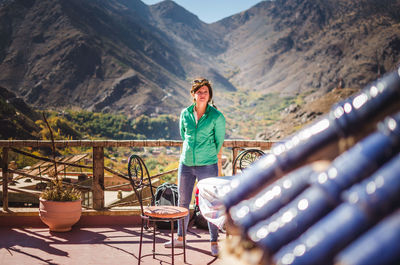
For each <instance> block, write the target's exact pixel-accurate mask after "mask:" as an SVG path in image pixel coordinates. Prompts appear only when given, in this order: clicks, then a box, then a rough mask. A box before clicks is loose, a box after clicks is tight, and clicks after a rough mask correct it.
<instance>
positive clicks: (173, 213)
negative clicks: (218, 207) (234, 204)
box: [128, 155, 189, 264]
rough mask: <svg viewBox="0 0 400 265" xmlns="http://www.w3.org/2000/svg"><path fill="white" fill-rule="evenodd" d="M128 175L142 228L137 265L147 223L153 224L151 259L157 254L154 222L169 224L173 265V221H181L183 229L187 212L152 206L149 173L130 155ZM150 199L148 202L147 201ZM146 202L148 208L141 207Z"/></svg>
mask: <svg viewBox="0 0 400 265" xmlns="http://www.w3.org/2000/svg"><path fill="white" fill-rule="evenodd" d="M128 175H129V180H130V183H131V185H132V188H133V190H134V192H135V194H136V197H137V199H138V201H139V204H140V210H141V215H140V216H141V219H142V226H141V229H140V246H139V257H138V264H140V261H141V257H142V243H143V227H145V226H146V227H147V224H148V223H153V259H154V258H155V255H156V254H157V253H156V252H155V239H156V234H155V233H156V232H155V230H156V227H155V222H159V221H165V222H170V223H171V240H172V248H171V255H172V264H174V221H178V220H182V223H183V227H184V218H185V216H186V215H188V214H189V210H188V209H186V208H183V207H179V206H166V205H159V206H155V205H154V191H153V189H155V188H156V187H154V186H153V185H152V184H151V178H150V175H149V171H148V170H147V167H146V165H145V163H144V161H143V160H142V159H141V158H140V157H139V156H137V155H131V156H130V157H129V161H128ZM149 199H150V200H149ZM145 200H147V202H148V203H149V204H151V205H150V206H145V207H144V206H143V204H144V201H145ZM183 260H184V262H185V263H186V246H185V232H183Z"/></svg>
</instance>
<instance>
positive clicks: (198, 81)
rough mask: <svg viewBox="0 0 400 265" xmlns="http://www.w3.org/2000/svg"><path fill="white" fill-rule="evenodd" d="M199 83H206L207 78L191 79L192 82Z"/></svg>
mask: <svg viewBox="0 0 400 265" xmlns="http://www.w3.org/2000/svg"><path fill="white" fill-rule="evenodd" d="M201 83H208V80H207V79H205V78H204V79H196V80H193V84H201Z"/></svg>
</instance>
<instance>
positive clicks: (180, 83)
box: [0, 0, 400, 139]
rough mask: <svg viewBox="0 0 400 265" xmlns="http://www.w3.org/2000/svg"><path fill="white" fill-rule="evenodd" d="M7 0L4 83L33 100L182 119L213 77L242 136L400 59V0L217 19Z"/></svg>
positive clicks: (116, 2) (171, 8) (309, 5)
mask: <svg viewBox="0 0 400 265" xmlns="http://www.w3.org/2000/svg"><path fill="white" fill-rule="evenodd" d="M0 3H1V5H0V85H1V86H3V87H4V88H6V89H8V90H10V91H12V93H15V95H16V96H17V97H20V98H22V99H24V100H25V101H26V102H27V103H28V104H30V105H32V106H33V107H35V108H39V109H53V110H65V109H74V110H86V111H95V112H103V113H115V114H124V115H126V116H127V117H128V118H129V119H131V120H132V119H134V118H135V117H139V116H140V115H142V114H145V115H148V116H150V115H152V116H158V115H162V114H169V115H173V116H177V115H178V114H179V112H180V109H181V108H182V107H183V106H186V105H187V104H190V98H189V97H190V95H189V87H190V80H191V79H192V78H193V77H196V76H205V77H207V78H208V79H209V80H211V81H212V83H213V84H214V88H215V91H216V93H215V94H216V96H215V102H216V104H217V106H218V107H219V108H220V109H221V110H222V111H223V112H224V113H225V115H226V116H227V121H228V126H227V128H228V136H229V137H232V138H254V137H255V136H256V135H258V136H260V137H264V138H268V139H269V138H271V137H270V136H271V132H272V131H274V130H276V128H274V127H273V126H274V125H275V124H276V122H277V121H282V119H285V118H286V116H290V115H285V112H284V110H285V109H286V108H288V107H289V106H293V105H299V107H298V108H296V109H297V110H301V108H303V107H304V108H306V107H308V106H309V105H310V104H311V103H312V102H315V100H316V99H319V98H323V97H329V95H330V94H329V93H330V92H332V93H333V94H335V91H334V88H336V87H345V88H351V89H350V90H349V91H353V90H354V91H357V90H359V89H361V88H362V87H363V86H365V85H366V84H367V83H369V82H370V81H372V80H375V79H376V78H377V77H379V76H380V75H382V74H384V73H385V72H387V71H391V70H393V69H394V68H395V67H396V65H399V63H400V13H399V12H397V10H399V8H400V0H383V1H378V0H354V1H348V0H338V1H334V0H276V1H262V2H260V3H259V4H257V5H256V6H254V7H252V8H250V9H249V10H247V11H244V12H242V13H240V14H236V15H234V16H231V17H228V18H226V19H223V20H221V21H218V22H216V23H213V24H206V23H203V22H202V21H200V20H199V19H198V17H197V16H195V15H193V14H191V13H190V12H188V11H187V10H185V9H184V8H182V7H180V6H179V5H177V4H176V3H175V2H173V1H170V0H167V1H162V2H160V3H158V4H156V5H151V6H147V5H145V4H144V3H143V2H141V1H140V0H91V1H89V0H69V1H64V0H40V1H39V0H7V1H1V2H0ZM327 93H328V94H327ZM332 98H335V97H332ZM322 103H323V104H329V103H330V101H329V102H328V101H327V102H322ZM322 103H321V104H322ZM317 112H318V113H319V111H317ZM296 115H300V114H299V113H296V114H294V116H296ZM317 116H318V115H311V116H310V117H311V118H315V117H317ZM300 121H302V120H301V119H300ZM308 121H309V120H308ZM308 121H307V122H308ZM250 124H251V125H252V126H249V125H250ZM301 124H302V123H301ZM301 124H300V125H294V126H292V127H294V128H298V126H301ZM284 131H285V130H284ZM283 134H286V132H284V133H283Z"/></svg>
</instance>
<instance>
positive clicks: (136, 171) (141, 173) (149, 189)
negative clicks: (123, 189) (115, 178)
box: [128, 155, 156, 215]
mask: <svg viewBox="0 0 400 265" xmlns="http://www.w3.org/2000/svg"><path fill="white" fill-rule="evenodd" d="M128 175H129V181H130V183H131V186H132V188H133V191H134V192H135V194H136V197H137V199H138V201H139V204H140V210H141V212H142V215H143V214H144V210H143V204H144V202H145V201H146V199H148V200H149V204H151V203H152V202H154V190H153V189H155V188H156V187H155V186H153V185H152V184H151V177H150V174H149V171H148V169H147V167H146V164H145V163H144V161H143V159H142V158H140V157H139V156H138V155H131V156H130V157H129V161H128Z"/></svg>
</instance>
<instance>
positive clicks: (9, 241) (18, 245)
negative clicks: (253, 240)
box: [0, 225, 225, 265]
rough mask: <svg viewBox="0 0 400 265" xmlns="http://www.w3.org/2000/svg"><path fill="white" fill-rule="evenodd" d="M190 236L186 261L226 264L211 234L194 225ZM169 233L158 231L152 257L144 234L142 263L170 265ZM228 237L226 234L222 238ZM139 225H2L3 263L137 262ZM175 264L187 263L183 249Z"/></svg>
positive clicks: (149, 239)
mask: <svg viewBox="0 0 400 265" xmlns="http://www.w3.org/2000/svg"><path fill="white" fill-rule="evenodd" d="M190 231H192V232H191V233H188V236H187V242H188V243H187V249H186V262H187V263H186V264H201V265H204V264H214V265H218V264H223V261H222V260H221V259H219V258H214V257H212V256H211V255H210V254H209V249H210V243H209V234H208V231H206V230H199V229H196V228H191V229H190ZM169 237H170V235H169V232H167V231H165V232H164V231H160V232H157V234H156V238H158V239H157V244H156V252H160V253H163V254H166V255H165V256H164V255H157V256H156V259H153V256H152V254H151V253H152V233H151V230H149V231H146V232H145V234H144V238H143V239H144V241H143V249H142V264H171V255H170V254H171V250H170V249H165V248H164V246H163V243H164V242H166V241H167V240H169ZM224 238H225V235H224V234H221V235H220V239H221V240H223V239H224ZM139 239H140V227H136V226H135V227H134V226H127V225H121V226H117V225H105V226H101V227H99V226H97V227H79V226H74V227H73V228H72V230H71V231H70V232H64V233H56V232H49V229H48V228H45V227H0V264H137V258H138V253H139ZM175 253H177V254H175V264H184V262H183V250H182V249H175Z"/></svg>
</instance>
